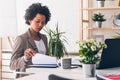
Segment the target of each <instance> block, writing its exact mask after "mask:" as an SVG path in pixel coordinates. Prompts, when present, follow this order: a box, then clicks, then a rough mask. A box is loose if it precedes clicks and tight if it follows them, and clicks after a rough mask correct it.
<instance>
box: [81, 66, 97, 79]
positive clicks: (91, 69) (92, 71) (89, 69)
mask: <svg viewBox="0 0 120 80" xmlns="http://www.w3.org/2000/svg"><path fill="white" fill-rule="evenodd" d="M82 66H83V67H82V68H83V76H84V77H85V78H88V77H95V75H96V64H82Z"/></svg>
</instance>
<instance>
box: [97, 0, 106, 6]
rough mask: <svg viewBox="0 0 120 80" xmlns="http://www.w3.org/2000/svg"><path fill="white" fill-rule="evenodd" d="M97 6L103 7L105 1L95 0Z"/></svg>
mask: <svg viewBox="0 0 120 80" xmlns="http://www.w3.org/2000/svg"><path fill="white" fill-rule="evenodd" d="M97 4H98V7H104V4H105V1H100V0H98V1H97Z"/></svg>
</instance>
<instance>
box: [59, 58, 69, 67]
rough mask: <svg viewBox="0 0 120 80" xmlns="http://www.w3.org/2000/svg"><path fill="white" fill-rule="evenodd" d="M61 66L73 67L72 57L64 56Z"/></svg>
mask: <svg viewBox="0 0 120 80" xmlns="http://www.w3.org/2000/svg"><path fill="white" fill-rule="evenodd" d="M61 67H62V68H63V69H70V68H71V58H62V59H61Z"/></svg>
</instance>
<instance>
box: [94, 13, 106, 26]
mask: <svg viewBox="0 0 120 80" xmlns="http://www.w3.org/2000/svg"><path fill="white" fill-rule="evenodd" d="M92 20H93V21H95V22H96V26H97V27H99V28H101V26H102V22H103V21H106V19H105V18H104V15H103V14H101V13H94V15H93V16H92Z"/></svg>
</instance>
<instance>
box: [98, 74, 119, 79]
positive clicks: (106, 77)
mask: <svg viewBox="0 0 120 80" xmlns="http://www.w3.org/2000/svg"><path fill="white" fill-rule="evenodd" d="M97 77H99V78H101V79H104V80H120V74H105V75H99V74H97Z"/></svg>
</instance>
